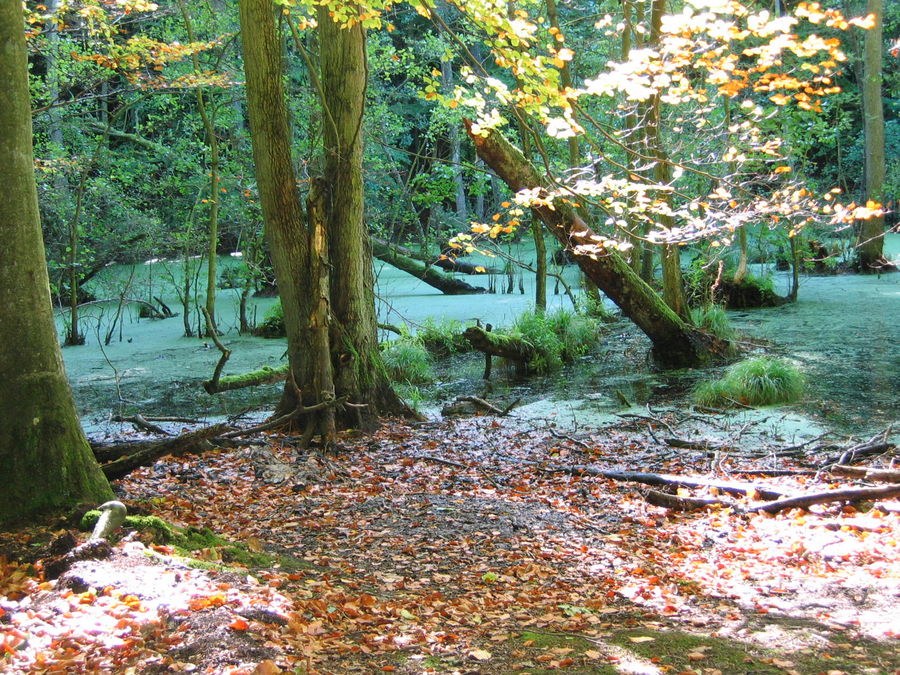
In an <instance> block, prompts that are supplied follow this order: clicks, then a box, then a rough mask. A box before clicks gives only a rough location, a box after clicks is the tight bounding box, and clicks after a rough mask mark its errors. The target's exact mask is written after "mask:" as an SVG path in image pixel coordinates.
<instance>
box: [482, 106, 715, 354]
mask: <svg viewBox="0 0 900 675" xmlns="http://www.w3.org/2000/svg"><path fill="white" fill-rule="evenodd" d="M466 126H467V128H468V129H469V136H470V137H471V138H472V142H473V143H474V144H475V149H476V150H477V151H478V155H479V156H480V157H481V158H482V159H483V160H484V161H485V163H486V164H487V165H488V166H490V167H491V168H492V169H493V170H494V171H496V172H497V174H498V175H499V176H500V177H501V178H502V179H503V180H504V181H505V182H506V184H507V185H508V186H509V187H510V189H512V190H513V191H514V192H518V191H519V190H522V189H524V188H534V187H543V186H544V181H543V179H542V178H541V175H540V174H539V173H538V172H537V170H536V169H535V168H534V166H533V165H532V164H531V163H530V162H529V161H528V160H527V159H525V157H524V155H522V153H521V152H519V150H518V149H517V148H515V147H513V146H512V145H511V144H510V143H509V141H507V140H506V138H504V137H503V135H502V134H501V133H500V132H498V131H497V130H493V129H492V130H489V131H486V132H482V133H484V134H485V135H480V134H475V133H472V129H471V123H470V122H469V121H468V120H467V121H466ZM532 210H533V211H534V213H535V214H537V216H538V217H539V218H540V219H541V220H542V221H543V222H544V224H546V225H547V227H548V228H549V229H550V232H551V233H553V236H555V237H556V238H557V240H558V241H559V242H560V243H561V244H562V245H563V246H564V247H565V248H566V249H567V250H569V251H571V252H572V254H573V257H574V259H575V262H576V264H578V266H579V267H580V268H581V269H582V270H583V271H584V273H585V274H587V276H588V278H589V279H590V280H591V281H593V282H594V283H595V284H597V287H598V288H599V289H600V290H601V291H603V292H604V293H605V294H606V295H607V297H609V299H610V300H612V301H613V302H614V303H616V305H617V306H618V307H619V309H621V310H622V313H623V314H624V315H625V316H627V317H628V318H629V319H631V320H632V321H634V322H635V323H636V324H637V326H638V327H639V328H640V329H641V330H642V331H644V333H645V334H646V335H647V337H649V338H650V340H651V342H652V343H653V356H654V359H655V360H656V362H657V363H658V364H659V365H660V366H662V367H666V368H686V367H692V366H696V365H699V364H701V363H703V362H705V361H707V360H708V359H709V358H710V357H711V356H713V355H715V354H717V353H719V351H720V350H721V349H724V347H725V345H723V344H720V343H716V342H715V341H714V340H713V339H712V338H710V337H709V336H708V335H706V334H705V333H703V332H702V331H699V330H697V329H696V328H694V327H693V326H691V325H689V324H687V323H686V322H684V321H683V320H682V319H681V318H680V317H679V316H678V315H677V314H676V313H675V312H674V311H672V309H671V308H670V307H669V306H668V305H667V304H666V303H665V301H664V300H663V299H662V298H661V297H660V296H659V294H657V293H656V291H654V290H653V289H652V288H651V287H650V286H649V285H647V283H646V282H644V281H643V280H642V279H641V278H640V277H639V276H638V275H637V274H636V273H635V272H634V270H633V269H632V268H631V266H630V265H629V264H628V263H627V262H626V260H625V259H624V258H623V257H622V256H620V255H619V254H618V252H616V251H615V250H610V249H605V248H604V247H603V246H602V243H600V242H602V241H603V237H601V236H599V235H597V234H596V233H595V232H594V231H593V230H592V229H591V228H590V227H589V226H588V225H587V224H586V223H585V222H584V220H582V218H581V217H580V216H579V215H578V214H577V213H576V212H575V210H574V209H573V208H572V207H571V206H569V205H568V204H566V203H565V202H564V201H563V200H555V201H554V202H553V208H550V207H548V206H536V207H532Z"/></svg>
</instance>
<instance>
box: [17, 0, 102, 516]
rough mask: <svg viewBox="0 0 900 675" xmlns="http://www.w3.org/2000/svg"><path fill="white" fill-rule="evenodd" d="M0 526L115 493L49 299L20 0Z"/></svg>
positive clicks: (97, 499)
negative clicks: (70, 374)
mask: <svg viewBox="0 0 900 675" xmlns="http://www.w3.org/2000/svg"><path fill="white" fill-rule="evenodd" d="M0 82H3V86H2V87H0V184H2V185H3V189H2V190H0V233H2V237H3V252H2V262H0V343H2V344H3V349H2V350H0V381H2V382H3V386H2V387H0V411H2V415H3V420H4V421H3V424H0V476H3V481H4V485H3V489H2V490H0V524H6V523H11V522H14V521H17V520H21V519H23V518H26V517H28V516H30V515H32V514H35V513H37V512H40V511H44V510H47V509H52V508H60V507H65V506H68V505H71V504H75V503H77V502H80V501H91V502H103V501H106V500H107V499H112V497H113V494H112V491H111V490H110V488H109V484H108V483H107V481H106V478H105V477H104V476H103V474H102V473H101V471H100V468H99V466H98V465H97V462H96V461H95V460H94V457H93V454H92V453H91V449H90V447H89V446H88V443H87V439H86V438H85V437H84V433H83V432H82V430H81V426H80V424H79V422H78V416H77V415H76V413H75V405H74V403H73V401H72V392H71V389H70V388H69V383H68V381H67V380H66V374H65V370H64V368H63V362H62V356H61V355H60V350H59V344H58V343H57V337H56V328H55V326H54V323H53V312H52V307H51V304H50V286H49V284H50V282H49V279H48V276H47V264H46V261H45V258H44V248H43V241H42V238H41V223H40V216H39V212H38V202H37V189H36V187H35V182H34V163H33V158H32V149H31V148H32V132H31V102H30V97H29V93H28V62H27V58H26V51H25V30H24V17H23V13H22V5H21V4H20V3H18V2H15V1H14V0H3V2H0Z"/></svg>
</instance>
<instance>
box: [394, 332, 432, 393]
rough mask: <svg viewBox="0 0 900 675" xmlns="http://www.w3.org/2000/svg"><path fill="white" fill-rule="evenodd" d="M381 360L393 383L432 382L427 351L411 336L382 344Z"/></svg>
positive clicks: (429, 357) (404, 336)
mask: <svg viewBox="0 0 900 675" xmlns="http://www.w3.org/2000/svg"><path fill="white" fill-rule="evenodd" d="M381 360H382V362H383V363H384V367H385V369H386V370H387V373H388V377H390V378H391V380H392V381H394V382H399V383H404V384H411V385H415V384H425V383H428V382H431V381H433V380H434V372H433V371H432V368H431V356H430V355H429V353H428V350H427V349H425V347H424V346H423V345H422V343H421V342H420V341H419V339H418V338H416V337H413V336H411V335H402V336H401V337H400V338H399V339H397V340H391V341H390V342H385V343H384V344H382V345H381Z"/></svg>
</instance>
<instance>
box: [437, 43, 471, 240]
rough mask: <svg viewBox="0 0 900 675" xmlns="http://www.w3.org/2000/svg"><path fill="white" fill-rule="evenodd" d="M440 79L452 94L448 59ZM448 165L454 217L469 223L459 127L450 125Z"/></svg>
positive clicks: (450, 68) (444, 63)
mask: <svg viewBox="0 0 900 675" xmlns="http://www.w3.org/2000/svg"><path fill="white" fill-rule="evenodd" d="M441 80H442V82H443V85H444V90H445V92H446V94H447V95H448V96H452V95H453V64H452V63H450V61H441ZM448 134H449V138H448V140H449V142H450V167H451V169H452V171H453V183H454V185H455V186H456V194H455V200H456V218H457V219H458V220H459V221H460V223H462V224H463V225H468V223H469V207H468V204H467V203H466V184H465V181H464V180H463V172H462V143H461V141H460V137H459V127H458V126H457V125H456V124H451V125H450V131H449V132H448Z"/></svg>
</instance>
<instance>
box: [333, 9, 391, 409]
mask: <svg viewBox="0 0 900 675" xmlns="http://www.w3.org/2000/svg"><path fill="white" fill-rule="evenodd" d="M318 20H319V55H320V59H321V69H322V71H321V84H322V97H323V99H324V100H323V101H322V105H323V106H324V107H325V108H326V113H325V120H324V123H323V127H324V129H323V132H324V143H325V184H326V185H328V187H329V190H330V195H329V199H328V202H327V207H328V215H327V221H328V247H329V254H330V263H331V268H332V269H333V270H335V271H336V272H337V273H336V274H335V275H334V277H333V278H332V279H331V310H332V315H333V337H332V345H333V346H332V349H333V352H334V353H333V361H334V363H335V365H336V368H335V374H334V379H335V388H336V391H335V393H336V395H337V396H338V397H344V396H346V397H347V398H348V401H349V402H350V403H351V404H356V405H357V406H359V405H363V406H365V407H362V408H360V407H352V408H349V409H345V410H344V412H343V413H342V414H345V415H346V414H348V413H353V412H354V411H355V412H357V413H360V415H361V416H362V418H363V419H365V418H368V419H369V420H371V419H372V418H373V417H374V416H376V415H378V414H380V413H397V412H405V408H404V406H403V405H402V403H401V402H400V399H399V398H398V397H397V395H396V393H394V390H393V388H392V387H391V384H390V382H389V381H388V377H387V372H386V371H385V368H384V365H383V364H382V363H381V353H380V352H379V349H378V340H377V323H376V317H375V291H374V285H375V280H374V275H373V272H372V251H371V249H370V246H369V238H368V236H367V233H366V226H365V220H364V218H363V180H362V152H363V139H362V132H363V112H364V107H365V94H366V73H367V64H366V35H365V30H364V29H363V27H362V25H361V24H360V23H359V22H356V23H354V24H353V25H349V24H347V25H339V24H337V23H335V21H334V20H333V19H332V18H331V16H330V15H329V10H328V7H327V6H320V7H319V9H318Z"/></svg>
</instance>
